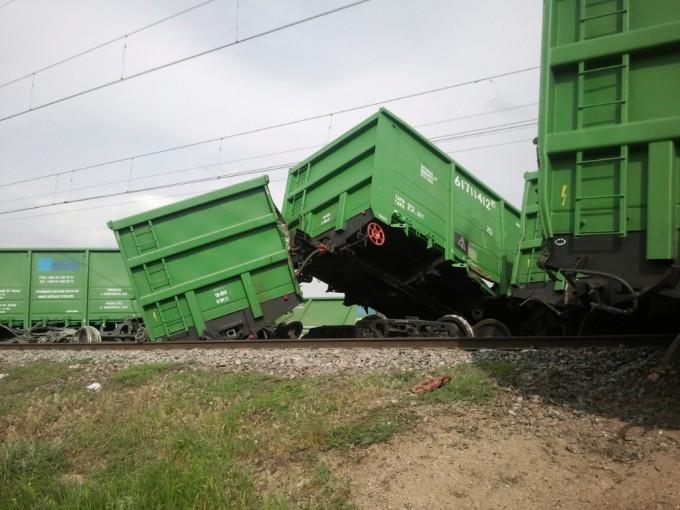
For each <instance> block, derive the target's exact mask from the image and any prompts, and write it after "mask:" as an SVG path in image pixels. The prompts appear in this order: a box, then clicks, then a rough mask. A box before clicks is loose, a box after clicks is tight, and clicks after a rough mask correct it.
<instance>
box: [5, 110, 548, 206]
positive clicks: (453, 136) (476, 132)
mask: <svg viewBox="0 0 680 510" xmlns="http://www.w3.org/2000/svg"><path fill="white" fill-rule="evenodd" d="M475 115H476V116H480V115H482V114H481V113H480V114H475ZM471 116H472V115H470V116H467V117H471ZM530 120H535V119H530ZM534 125H536V122H528V121H526V120H522V121H516V122H510V123H504V124H497V125H493V126H484V127H481V128H477V129H473V130H464V131H458V132H454V133H447V134H444V135H439V136H438V137H436V138H432V139H431V140H432V141H435V142H439V143H448V142H452V141H457V140H458V139H460V138H471V137H476V136H486V135H489V134H497V133H500V132H504V131H512V130H516V129H523V128H526V127H532V126H534ZM323 145H324V144H315V145H308V146H305V147H297V148H293V149H287V150H282V151H276V152H269V153H265V154H259V155H255V156H249V157H245V158H239V159H232V160H228V161H218V162H216V163H208V164H203V165H196V166H191V167H185V168H180V169H178V170H171V171H168V172H157V173H153V174H149V175H141V176H138V177H135V178H131V176H130V175H128V177H127V178H125V179H119V180H115V181H106V182H102V183H97V184H89V185H86V186H80V187H76V188H73V187H71V186H69V190H68V192H69V195H70V193H73V192H76V191H82V190H85V189H93V188H101V187H103V186H110V185H115V184H121V183H128V185H129V184H130V182H131V181H139V180H144V179H151V178H154V177H164V176H167V175H172V174H177V173H181V172H189V171H194V170H204V169H205V170H207V169H209V168H213V167H216V166H224V165H227V164H231V163H240V162H243V161H249V160H253V159H260V158H265V157H271V156H278V155H283V154H290V153H292V152H300V151H303V150H312V149H316V148H319V147H322V146H323ZM221 148H222V145H221V144H220V149H221ZM218 154H219V155H220V157H221V150H219V151H218ZM130 161H131V162H132V161H133V160H130ZM72 176H73V174H70V177H72ZM56 193H57V191H56V189H55V191H51V192H48V193H37V194H34V195H28V196H23V197H18V198H11V199H8V200H4V202H3V203H9V202H18V201H23V200H29V199H32V198H42V197H46V196H56ZM0 212H4V211H0Z"/></svg>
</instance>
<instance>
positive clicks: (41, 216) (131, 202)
mask: <svg viewBox="0 0 680 510" xmlns="http://www.w3.org/2000/svg"><path fill="white" fill-rule="evenodd" d="M286 179H287V177H277V178H275V179H269V182H270V183H272V182H281V181H285V180H286ZM205 192H206V191H205V190H199V191H197V190H193V191H189V192H186V193H177V194H173V195H162V196H159V197H158V198H159V199H168V198H181V197H189V196H194V195H200V194H202V193H205ZM148 200H149V199H148V198H144V199H141V200H128V201H125V202H112V203H109V204H101V205H92V206H88V207H80V208H78V209H68V210H66V211H61V212H60V213H59V214H60V215H62V214H71V213H76V212H82V211H92V210H95V209H106V208H110V207H119V206H121V205H129V204H142V203H144V202H148ZM52 215H53V213H51V212H48V213H40V214H31V215H28V216H16V217H13V218H3V219H0V223H9V222H13V221H21V220H30V219H33V218H44V217H46V216H52Z"/></svg>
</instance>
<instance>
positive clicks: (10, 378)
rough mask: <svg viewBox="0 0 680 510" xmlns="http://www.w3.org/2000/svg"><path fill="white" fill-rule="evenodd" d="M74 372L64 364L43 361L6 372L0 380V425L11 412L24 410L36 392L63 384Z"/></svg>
mask: <svg viewBox="0 0 680 510" xmlns="http://www.w3.org/2000/svg"><path fill="white" fill-rule="evenodd" d="M76 371H77V370H74V369H69V368H68V365H67V364H64V363H52V362H44V361H39V362H35V363H31V364H29V365H26V366H22V367H15V368H11V369H9V370H7V371H6V373H7V377H4V378H3V379H0V424H1V423H2V422H3V421H4V419H5V418H7V416H8V415H9V414H10V413H11V412H13V411H16V410H19V409H22V408H24V407H25V406H26V405H27V404H28V403H29V401H30V398H31V394H32V393H34V392H35V391H36V390H38V389H39V388H42V387H44V386H47V385H50V384H54V383H61V382H65V381H66V380H68V377H69V376H70V375H71V374H73V373H75V372H76Z"/></svg>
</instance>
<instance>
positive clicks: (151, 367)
mask: <svg viewBox="0 0 680 510" xmlns="http://www.w3.org/2000/svg"><path fill="white" fill-rule="evenodd" d="M178 366H179V365H178V364H177V363H143V364H139V365H130V366H129V367H127V368H124V369H122V370H119V371H118V372H116V373H115V374H113V375H112V376H111V381H113V382H116V383H120V384H122V385H124V386H141V385H142V384H146V383H148V382H149V381H150V380H152V379H153V378H154V377H156V376H158V375H160V374H163V373H165V372H168V371H170V370H173V369H176V368H177V367H178Z"/></svg>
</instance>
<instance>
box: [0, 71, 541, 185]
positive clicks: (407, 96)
mask: <svg viewBox="0 0 680 510" xmlns="http://www.w3.org/2000/svg"><path fill="white" fill-rule="evenodd" d="M537 69H539V66H531V67H524V68H521V69H515V70H513V71H506V72H503V73H497V74H494V75H488V76H482V77H479V78H475V79H471V80H466V81H461V82H456V83H452V84H448V85H444V86H441V87H436V88H431V89H427V90H421V91H417V92H412V93H409V94H403V95H400V96H394V97H391V98H387V99H383V100H380V101H373V102H370V103H364V104H361V105H358V106H352V107H348V108H342V109H339V110H334V111H330V112H326V113H321V114H316V115H310V116H307V117H301V118H298V119H294V120H288V121H284V122H279V123H276V124H270V125H268V126H262V127H258V128H253V129H247V130H244V131H238V132H234V133H228V134H224V135H222V136H216V137H212V138H208V139H204V140H199V141H195V142H190V143H186V144H181V145H175V146H171V147H165V148H163V149H158V150H154V151H148V152H143V153H137V154H133V155H131V156H126V157H122V158H116V159H111V160H108V161H101V162H99V163H93V164H90V165H85V166H80V167H74V168H70V169H68V170H61V171H58V172H52V173H48V174H43V175H40V176H35V177H28V178H26V179H20V180H16V181H11V182H5V183H0V188H3V187H7V186H14V185H18V184H24V183H28V182H35V181H39V180H42V179H48V178H51V177H56V176H59V175H66V174H69V173H76V172H82V171H85V170H91V169H95V168H101V167H103V166H108V165H113V164H116V163H123V162H125V161H129V160H130V159H141V158H147V157H151V156H156V155H159V154H165V153H168V152H174V151H178V150H183V149H189V148H192V147H198V146H201V145H206V144H209V143H215V142H218V141H220V140H228V139H233V138H237V137H241V136H246V135H252V134H257V133H262V132H265V131H270V130H273V129H279V128H283V127H288V126H293V125H296V124H302V123H305V122H311V121H314V120H319V119H323V118H325V117H329V116H331V115H341V114H345V113H350V112H355V111H359V110H362V109H366V108H370V107H375V106H380V105H384V104H389V103H394V102H398V101H403V100H406V99H412V98H415V97H422V96H425V95H429V94H435V93H439V92H443V91H447V90H452V89H455V88H459V87H464V86H468V85H473V84H476V83H480V82H484V81H488V80H493V79H498V78H503V77H507V76H513V75H516V74H522V73H526V72H529V71H535V70H537Z"/></svg>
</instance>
